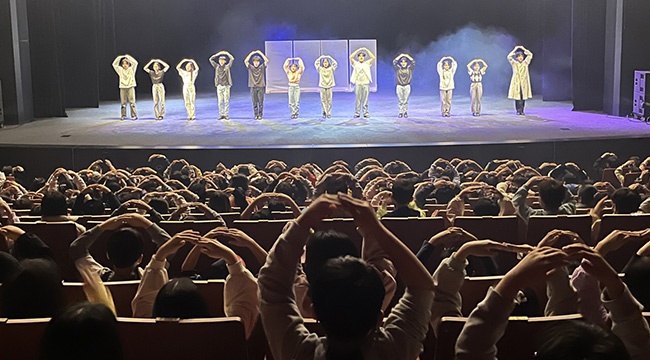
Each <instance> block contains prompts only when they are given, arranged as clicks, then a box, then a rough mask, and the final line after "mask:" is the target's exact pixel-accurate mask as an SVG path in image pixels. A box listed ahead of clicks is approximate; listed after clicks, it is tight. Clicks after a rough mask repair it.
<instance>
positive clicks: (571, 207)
mask: <svg viewBox="0 0 650 360" xmlns="http://www.w3.org/2000/svg"><path fill="white" fill-rule="evenodd" d="M535 186H537V191H538V192H539V204H540V205H541V207H542V208H541V209H533V208H531V207H530V206H529V205H528V204H526V198H527V197H528V191H529V190H533V189H534V188H535ZM512 205H514V207H515V209H516V210H517V215H519V217H521V218H522V219H523V220H524V221H525V222H528V220H529V219H530V217H531V216H535V215H557V214H567V215H572V214H575V212H576V204H575V201H573V200H572V198H571V194H570V193H569V191H568V190H567V188H565V187H564V186H563V185H562V183H561V182H559V181H557V180H555V179H552V178H549V177H546V176H533V177H531V178H530V179H528V181H527V182H526V183H525V184H524V185H522V186H521V187H520V188H519V190H517V192H516V193H515V195H514V196H513V197H512Z"/></svg>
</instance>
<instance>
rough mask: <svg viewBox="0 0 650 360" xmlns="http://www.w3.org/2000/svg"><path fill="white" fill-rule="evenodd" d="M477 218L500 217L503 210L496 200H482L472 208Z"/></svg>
mask: <svg viewBox="0 0 650 360" xmlns="http://www.w3.org/2000/svg"><path fill="white" fill-rule="evenodd" d="M472 210H474V215H476V216H498V215H499V212H500V211H501V208H499V204H498V203H497V201H496V200H494V199H492V198H485V197H483V198H480V199H478V200H477V201H476V203H474V206H473V208H472Z"/></svg>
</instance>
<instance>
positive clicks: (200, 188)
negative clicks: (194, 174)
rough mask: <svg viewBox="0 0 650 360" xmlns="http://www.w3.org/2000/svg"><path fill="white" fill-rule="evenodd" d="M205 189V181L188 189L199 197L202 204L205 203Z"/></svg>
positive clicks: (198, 182) (196, 183)
mask: <svg viewBox="0 0 650 360" xmlns="http://www.w3.org/2000/svg"><path fill="white" fill-rule="evenodd" d="M205 189H206V187H205V182H203V181H197V182H195V183H194V184H192V185H190V187H189V188H188V190H189V191H191V192H193V193H195V194H196V195H197V196H198V197H199V201H200V202H204V201H205Z"/></svg>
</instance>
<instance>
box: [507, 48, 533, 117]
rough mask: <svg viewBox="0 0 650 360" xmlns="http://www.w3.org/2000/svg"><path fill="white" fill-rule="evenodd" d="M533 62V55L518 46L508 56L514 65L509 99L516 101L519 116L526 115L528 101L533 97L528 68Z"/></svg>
mask: <svg viewBox="0 0 650 360" xmlns="http://www.w3.org/2000/svg"><path fill="white" fill-rule="evenodd" d="M532 60H533V53H532V52H530V50H528V49H526V48H525V47H523V46H521V45H518V46H515V48H514V49H512V51H511V52H510V54H508V61H510V65H512V79H511V80H510V89H509V90H508V99H513V100H515V108H516V109H517V115H524V107H525V106H526V100H527V99H530V98H532V97H533V92H532V91H531V89H530V73H529V72H528V66H529V65H530V62H531V61H532Z"/></svg>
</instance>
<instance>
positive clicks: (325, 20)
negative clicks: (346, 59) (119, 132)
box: [28, 0, 571, 114]
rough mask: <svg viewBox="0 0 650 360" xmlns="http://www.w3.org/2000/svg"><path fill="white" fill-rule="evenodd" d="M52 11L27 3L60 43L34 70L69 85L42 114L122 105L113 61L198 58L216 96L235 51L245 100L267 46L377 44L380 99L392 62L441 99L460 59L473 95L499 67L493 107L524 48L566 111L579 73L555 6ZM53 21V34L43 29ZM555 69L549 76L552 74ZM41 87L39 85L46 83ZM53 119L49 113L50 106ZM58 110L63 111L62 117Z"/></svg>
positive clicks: (170, 84) (565, 20)
mask: <svg viewBox="0 0 650 360" xmlns="http://www.w3.org/2000/svg"><path fill="white" fill-rule="evenodd" d="M48 1H49V3H48V5H47V6H39V3H40V2H39V1H33V0H32V1H29V2H28V6H30V7H31V8H30V9H29V14H30V17H32V18H33V19H34V21H32V19H30V21H29V27H30V32H34V33H39V34H43V33H45V32H46V31H48V29H54V30H56V31H55V32H54V34H48V37H49V36H52V37H54V39H52V40H51V42H52V43H54V44H55V45H50V44H43V42H38V41H37V42H33V43H32V44H31V46H32V53H38V54H44V53H45V51H44V50H43V47H44V46H48V47H49V49H52V51H50V50H47V55H46V56H38V57H32V66H33V67H38V68H39V72H38V73H39V76H40V77H42V79H52V81H56V79H58V81H59V82H61V83H62V84H63V85H62V86H58V87H56V86H49V87H43V88H41V89H39V92H38V96H39V98H41V99H40V101H37V104H43V103H44V102H43V101H42V98H46V97H53V98H54V99H56V98H57V97H62V98H63V101H62V102H63V103H64V104H65V105H66V106H67V107H71V106H96V104H97V102H98V101H100V100H116V99H118V90H117V83H118V81H117V76H116V75H115V73H114V72H113V69H112V68H111V62H112V61H113V59H114V58H115V56H117V55H120V54H124V53H129V54H131V55H133V56H134V57H135V58H136V59H138V60H139V61H140V63H141V64H145V63H146V62H147V61H148V60H149V59H151V58H152V57H157V58H161V59H163V60H165V61H167V62H168V63H169V64H170V65H172V67H173V66H175V65H176V63H177V62H178V61H179V60H181V59H182V58H185V57H190V58H194V59H196V60H197V62H198V64H199V66H200V68H201V76H200V77H199V78H198V79H197V82H196V86H197V91H198V92H204V93H205V92H214V83H213V74H211V72H212V71H213V70H212V68H211V66H210V63H209V62H208V58H209V56H210V55H211V54H214V53H215V52H216V51H218V50H221V49H227V50H229V51H230V52H231V53H232V54H233V55H234V56H235V61H236V63H235V66H234V67H233V69H232V77H233V81H234V84H233V91H245V90H247V84H246V83H247V82H246V76H247V74H246V69H245V67H244V64H243V63H242V60H243V58H244V56H245V55H246V54H248V52H250V51H251V50H253V49H262V48H263V47H264V42H265V41H278V40H284V41H297V40H313V39H318V40H337V39H376V40H377V53H378V54H379V58H378V61H377V67H376V69H377V78H376V81H377V84H378V85H379V86H378V91H390V92H392V91H394V72H393V69H392V67H391V61H392V59H393V58H394V57H395V56H396V55H397V54H399V53H401V52H406V53H409V54H411V55H412V56H413V57H414V58H415V59H416V61H417V66H416V70H415V71H416V72H415V75H414V82H413V84H412V87H413V93H414V94H416V93H419V94H431V95H435V94H436V93H437V83H438V79H437V73H436V72H435V64H436V63H437V62H438V60H439V59H440V56H443V55H452V56H454V57H455V58H456V59H457V60H458V62H459V70H461V71H459V72H458V73H457V75H456V84H457V88H458V89H459V90H460V89H467V88H469V78H468V76H467V75H466V73H465V72H464V71H463V67H464V66H465V64H466V62H467V61H469V60H471V59H473V58H475V57H483V58H484V59H486V61H488V62H489V64H490V69H488V74H487V75H486V77H485V78H484V89H485V93H486V96H495V95H497V96H501V95H502V96H504V97H505V96H506V94H507V87H508V83H509V76H510V71H511V70H510V68H509V64H508V63H507V61H506V59H505V56H506V54H507V53H508V52H509V51H510V50H511V49H512V47H514V46H515V45H519V44H522V45H525V46H526V47H527V48H529V49H530V50H532V51H533V52H534V53H535V60H533V64H532V66H531V74H532V86H533V92H534V94H535V95H536V96H543V97H546V92H549V96H552V98H553V99H554V100H558V99H559V98H558V94H559V93H562V92H564V93H566V89H570V88H571V77H570V76H565V75H566V74H570V66H571V63H570V58H571V54H570V50H571V48H570V46H566V44H567V43H570V41H571V33H570V32H567V30H566V29H570V28H571V23H570V21H571V18H570V16H567V15H566V13H565V12H564V11H547V8H546V7H549V6H553V4H557V2H558V1H560V0H556V1H554V2H552V3H549V4H547V3H548V2H547V1H539V0H500V1H484V0H453V1H452V0H441V1H424V0H413V1H394V0H358V1H349V0H328V1H316V2H313V1H302V2H297V1H293V0H276V1H259V0H239V1H211V0H183V1H178V0H48ZM53 16H54V17H53ZM51 18H53V19H55V22H54V23H53V22H52V21H49V22H42V21H38V20H39V19H51ZM37 29H39V30H38V31H37ZM48 43H50V41H48ZM322 45H323V46H325V44H324V43H322ZM545 48H548V49H553V53H552V59H550V60H549V59H548V56H549V54H548V51H544V49H545ZM53 64H55V65H54V66H53ZM277 65H278V66H281V64H277ZM344 65H345V64H341V70H344V69H343V66H344ZM305 66H306V67H307V69H308V70H313V63H311V64H310V63H308V62H307V61H306V63H305ZM549 67H551V69H550V70H549ZM547 70H548V71H549V72H548V74H550V76H545V75H544V74H545V73H546V72H547ZM48 71H49V73H48ZM313 71H315V70H313ZM57 72H58V74H57ZM344 73H345V71H343V72H342V74H344ZM558 75H559V76H558ZM310 76H311V75H310ZM42 79H39V80H35V83H36V82H38V83H39V84H42V83H43V82H44V81H45V80H42ZM337 80H338V79H337ZM47 81H50V80H47ZM137 82H138V88H137V92H138V96H142V95H144V96H147V97H150V96H151V95H150V91H151V87H150V81H149V78H148V75H147V74H146V73H145V72H144V71H142V70H141V68H140V69H138V75H137ZM165 85H166V87H167V92H168V93H169V94H178V93H180V91H181V88H182V84H181V81H180V78H179V76H178V74H176V72H175V71H174V70H173V68H172V70H170V72H169V74H168V75H167V77H166V78H165ZM557 89H562V91H561V92H558V91H557ZM551 91H552V94H551ZM54 95H56V96H54ZM458 96H467V95H466V91H464V90H460V91H458ZM567 96H569V95H566V94H565V95H563V96H559V97H567ZM561 100H570V98H562V99H561ZM42 108H43V109H42V110H47V109H46V108H47V106H45V105H42ZM51 110H53V111H54V110H58V111H59V112H60V109H59V108H58V107H57V106H52V107H51ZM44 112H45V111H43V112H40V111H39V114H44Z"/></svg>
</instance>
